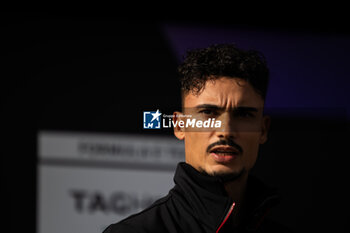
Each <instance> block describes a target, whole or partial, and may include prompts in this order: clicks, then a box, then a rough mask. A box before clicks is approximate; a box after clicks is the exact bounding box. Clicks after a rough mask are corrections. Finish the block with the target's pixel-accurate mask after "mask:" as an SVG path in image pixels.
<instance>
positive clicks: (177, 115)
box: [173, 112, 185, 140]
mask: <svg viewBox="0 0 350 233" xmlns="http://www.w3.org/2000/svg"><path fill="white" fill-rule="evenodd" d="M181 115H183V113H181V112H174V113H173V122H174V135H175V137H177V138H178V139H179V140H184V139H185V130H184V128H183V127H180V126H179V121H180V120H182V117H181Z"/></svg>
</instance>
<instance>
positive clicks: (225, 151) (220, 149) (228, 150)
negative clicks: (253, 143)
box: [209, 146, 239, 156]
mask: <svg viewBox="0 0 350 233" xmlns="http://www.w3.org/2000/svg"><path fill="white" fill-rule="evenodd" d="M209 153H213V154H216V155H218V156H237V155H238V154H239V151H238V150H237V149H236V148H234V147H232V146H216V147H214V148H212V149H211V150H210V151H209Z"/></svg>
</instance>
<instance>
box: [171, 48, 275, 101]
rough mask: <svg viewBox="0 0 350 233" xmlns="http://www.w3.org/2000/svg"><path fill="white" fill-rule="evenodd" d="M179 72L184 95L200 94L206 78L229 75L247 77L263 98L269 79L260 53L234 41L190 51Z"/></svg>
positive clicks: (211, 78) (212, 78) (245, 78)
mask: <svg viewBox="0 0 350 233" xmlns="http://www.w3.org/2000/svg"><path fill="white" fill-rule="evenodd" d="M178 72H179V75H180V82H181V90H182V93H183V95H184V94H187V93H189V92H190V91H191V92H192V93H193V94H199V93H200V92H201V91H202V89H203V87H204V85H205V83H206V81H208V80H215V79H218V78H219V77H221V76H228V77H232V78H236V77H237V78H242V79H244V80H246V81H247V82H248V83H250V84H251V85H252V87H253V88H254V89H255V91H256V92H257V93H258V94H260V96H261V97H262V98H263V99H265V97H266V92H267V86H268V82H269V69H268V67H267V65H266V60H265V57H264V56H263V54H261V53H260V52H258V51H255V50H248V51H245V50H242V49H239V48H237V47H236V46H235V45H234V44H218V45H212V46H210V47H208V48H204V49H194V50H190V51H188V52H187V54H186V57H185V59H184V62H183V63H182V64H181V65H180V66H179V68H178Z"/></svg>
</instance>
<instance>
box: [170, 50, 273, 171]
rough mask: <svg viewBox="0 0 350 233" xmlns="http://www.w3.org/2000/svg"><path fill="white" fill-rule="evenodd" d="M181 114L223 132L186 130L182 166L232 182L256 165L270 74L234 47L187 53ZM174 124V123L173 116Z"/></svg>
mask: <svg viewBox="0 0 350 233" xmlns="http://www.w3.org/2000/svg"><path fill="white" fill-rule="evenodd" d="M179 73H180V78H181V88H182V106H183V113H184V114H188V115H192V116H193V117H195V118H197V119H201V120H205V119H208V118H215V119H216V120H220V121H221V123H222V127H221V128H219V129H215V128H211V129H207V130H201V131H196V130H186V129H183V128H179V127H175V129H174V130H175V131H174V132H175V136H176V137H177V138H179V139H181V140H185V153H186V162H187V163H189V164H190V165H192V166H193V167H194V168H196V169H197V170H198V171H201V172H204V173H207V174H209V175H219V176H229V177H236V176H239V175H241V174H243V173H247V172H249V171H250V169H251V168H252V167H253V165H254V164H255V162H256V159H257V154H258V149H259V145H260V144H263V143H265V141H266V140H267V131H268V128H269V122H270V119H269V117H268V116H264V115H263V107H264V100H265V96H266V91H267V86H268V79H269V71H268V68H267V66H266V62H265V60H264V58H263V56H262V55H261V54H260V53H258V52H256V51H244V50H241V49H238V48H237V47H235V46H234V45H214V46H211V47H208V48H205V49H197V50H192V51H190V52H188V53H187V56H186V58H185V60H184V62H183V64H181V65H180V67H179ZM174 114H175V117H174V120H175V121H176V120H179V117H178V116H179V113H178V112H175V113H174Z"/></svg>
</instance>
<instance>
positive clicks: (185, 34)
mask: <svg viewBox="0 0 350 233" xmlns="http://www.w3.org/2000/svg"><path fill="white" fill-rule="evenodd" d="M163 29H164V32H165V34H166V36H167V37H168V40H169V43H170V44H171V46H172V48H173V50H174V53H175V54H176V56H177V58H178V60H179V61H181V60H182V57H183V55H184V54H185V52H186V50H188V49H193V48H199V47H206V46H209V45H211V44H218V43H235V44H236V45H237V46H238V47H241V48H243V49H256V50H259V51H261V52H262V53H263V54H264V55H265V57H266V59H267V62H268V66H269V68H270V73H271V81H270V85H269V91H268V94H267V97H266V106H267V107H270V108H276V107H283V108H323V109H324V111H325V114H327V113H326V112H327V111H328V110H327V109H329V111H333V110H332V109H334V108H338V109H343V110H344V111H345V110H346V111H347V113H348V114H347V116H348V118H349V112H350V103H349V100H350V94H349V86H350V80H349V79H350V78H349V77H350V72H349V68H348V63H349V61H350V59H349V55H350V43H349V42H350V37H349V36H348V35H342V36H341V35H337V36H334V35H326V34H325V35H321V34H319V35H313V34H307V33H296V32H295V33H292V32H286V31H272V30H269V31H267V30H262V29H259V30H253V29H242V28H234V27H232V28H231V27H214V26H205V25H180V24H164V25H163Z"/></svg>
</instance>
